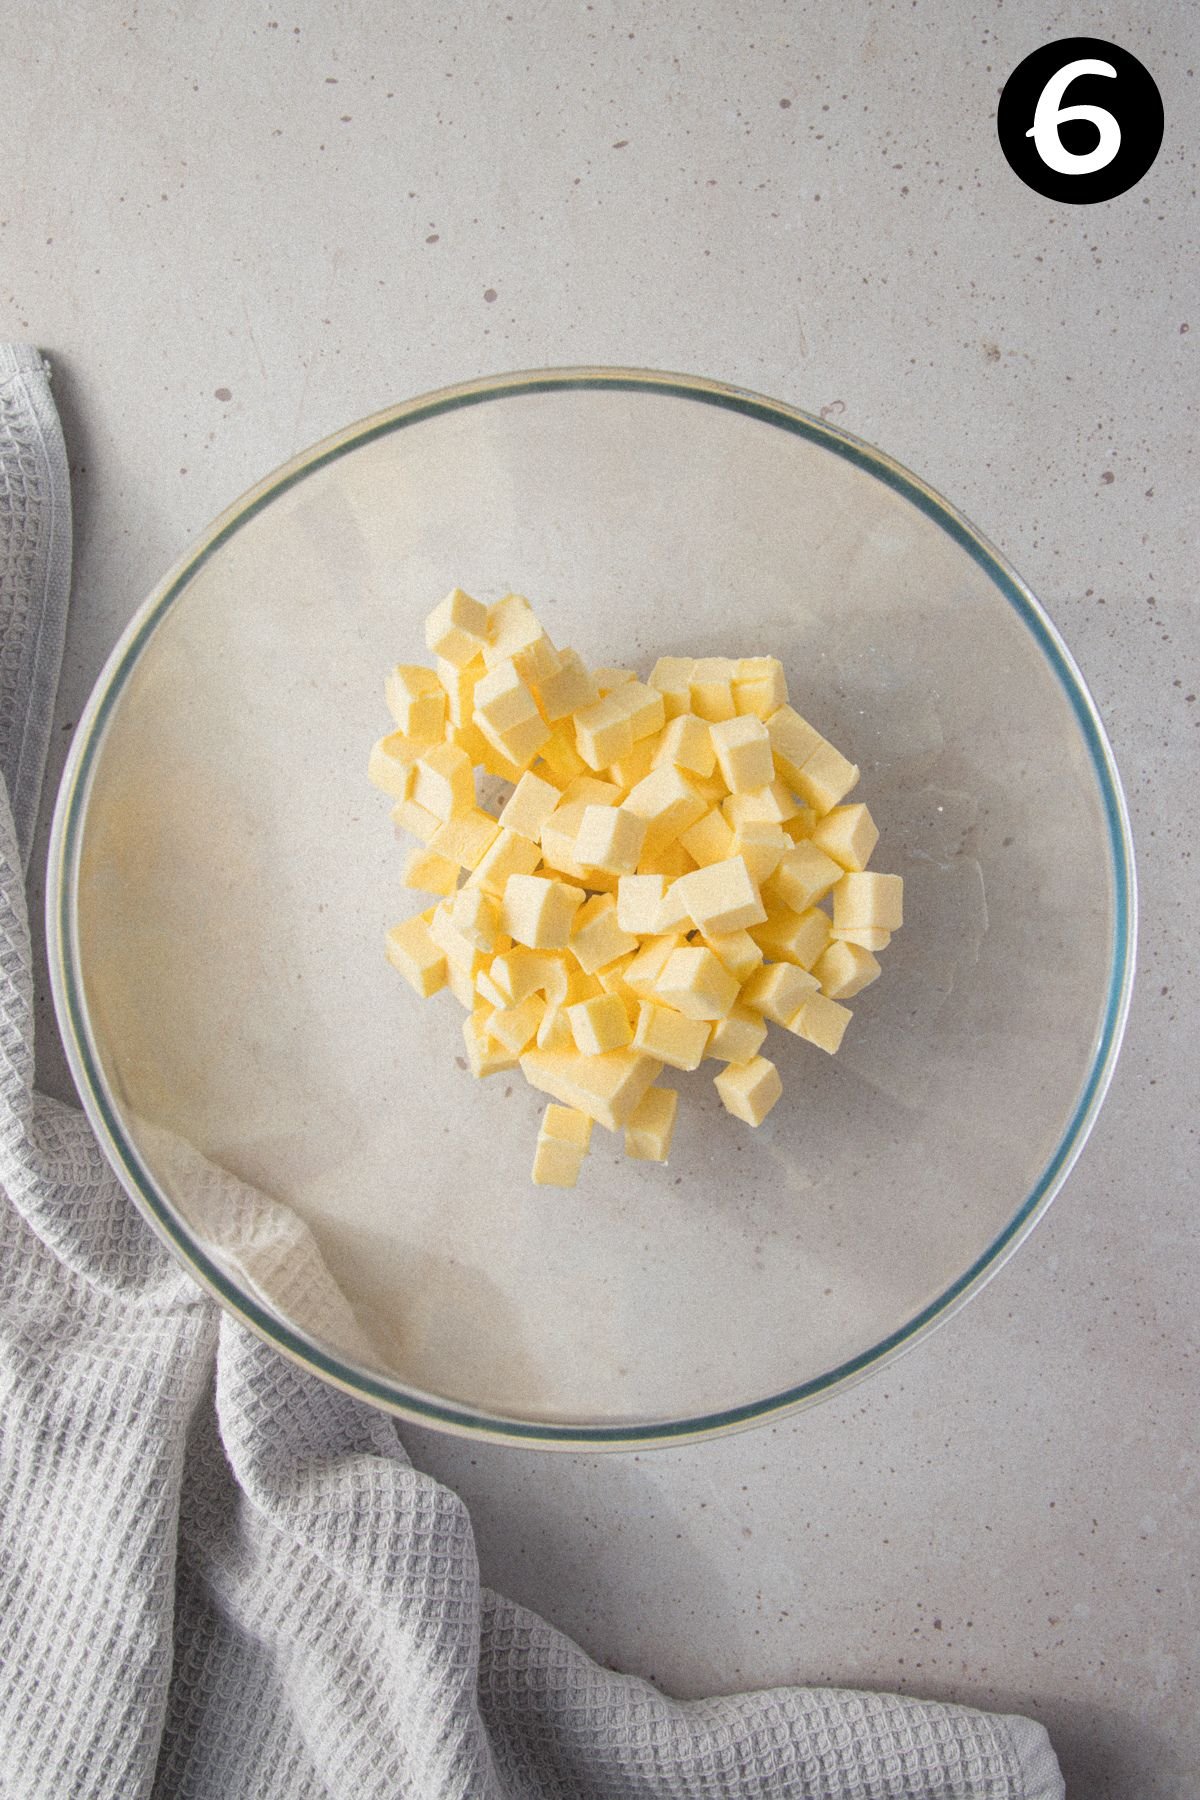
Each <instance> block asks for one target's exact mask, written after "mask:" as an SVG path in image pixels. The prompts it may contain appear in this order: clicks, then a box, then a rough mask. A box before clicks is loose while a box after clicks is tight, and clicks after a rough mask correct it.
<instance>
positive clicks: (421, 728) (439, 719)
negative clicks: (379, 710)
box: [384, 663, 446, 744]
mask: <svg viewBox="0 0 1200 1800" xmlns="http://www.w3.org/2000/svg"><path fill="white" fill-rule="evenodd" d="M384 694H385V697H386V699H387V705H388V711H389V712H390V713H391V715H392V717H393V719H395V721H396V724H397V725H398V726H399V728H400V730H401V731H402V732H403V733H404V735H405V737H409V738H412V739H413V741H414V743H418V744H433V743H436V742H437V740H438V739H439V738H440V737H441V736H442V733H443V731H444V729H445V724H446V690H445V688H443V686H442V684H441V682H440V681H439V680H438V678H437V676H436V674H435V673H434V671H433V670H432V669H426V668H425V667H423V665H422V664H420V663H397V664H396V667H395V668H394V669H393V670H392V672H391V674H390V675H389V676H388V678H387V681H386V682H385V684H384Z"/></svg>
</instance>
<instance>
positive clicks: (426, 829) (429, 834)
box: [392, 800, 442, 844]
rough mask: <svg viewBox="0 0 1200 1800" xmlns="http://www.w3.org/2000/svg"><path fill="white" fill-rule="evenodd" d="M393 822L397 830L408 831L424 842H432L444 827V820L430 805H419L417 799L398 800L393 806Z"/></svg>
mask: <svg viewBox="0 0 1200 1800" xmlns="http://www.w3.org/2000/svg"><path fill="white" fill-rule="evenodd" d="M392 824H393V825H394V826H395V827H396V830H397V831H398V832H399V831H407V832H408V834H409V836H410V837H415V838H420V840H421V842H422V843H423V844H431V843H432V842H433V840H434V838H435V837H436V836H437V834H438V832H439V831H440V830H441V828H442V821H441V819H439V818H438V816H437V814H436V813H431V812H430V811H429V809H428V807H425V806H418V805H417V803H416V801H415V800H397V802H396V804H395V806H393V808H392Z"/></svg>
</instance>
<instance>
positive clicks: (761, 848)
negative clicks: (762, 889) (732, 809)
mask: <svg viewBox="0 0 1200 1800" xmlns="http://www.w3.org/2000/svg"><path fill="white" fill-rule="evenodd" d="M791 847H792V840H791V838H790V837H789V836H788V835H787V833H786V831H784V829H783V827H782V826H781V825H772V824H770V823H769V821H768V820H766V819H744V820H743V821H742V822H741V823H740V824H739V825H736V826H735V827H734V832H733V843H732V845H731V854H732V855H734V856H740V857H741V859H742V861H743V862H744V863H745V865H746V867H747V869H749V871H750V879H751V880H752V881H753V882H754V883H755V884H756V885H761V883H762V882H764V881H766V880H768V879H769V877H770V876H772V875H773V874H774V873H775V871H776V869H777V868H778V867H779V865H780V863H781V862H782V861H783V859H784V857H785V856H786V855H787V853H788V851H789V850H790V849H791Z"/></svg>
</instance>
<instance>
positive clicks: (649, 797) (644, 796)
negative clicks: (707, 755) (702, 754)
mask: <svg viewBox="0 0 1200 1800" xmlns="http://www.w3.org/2000/svg"><path fill="white" fill-rule="evenodd" d="M621 804H622V805H623V806H624V807H625V808H626V810H627V811H628V812H631V813H636V815H637V817H638V818H639V819H644V820H645V821H646V844H645V848H646V851H647V853H652V852H653V851H654V850H655V849H657V848H661V847H662V846H663V845H666V844H668V843H670V842H671V841H672V839H674V838H677V837H679V835H680V834H681V833H682V832H684V831H686V830H687V828H688V826H689V825H694V824H695V822H696V820H697V819H698V818H700V816H701V814H703V813H705V812H707V811H708V807H707V804H706V803H705V801H704V800H703V799H701V797H700V795H699V794H698V793H697V792H696V789H695V788H694V787H693V786H692V784H691V782H690V781H689V780H688V777H687V776H686V775H685V774H684V773H683V771H682V769H677V768H675V766H674V764H671V763H666V764H664V765H663V766H662V768H659V769H652V770H651V771H650V773H649V775H647V776H646V777H645V779H644V780H643V781H639V782H638V784H637V786H636V787H635V788H633V789H632V790H631V791H630V792H629V793H628V794H627V795H626V797H625V799H624V800H623V801H622V803H621Z"/></svg>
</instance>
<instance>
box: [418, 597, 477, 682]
mask: <svg viewBox="0 0 1200 1800" xmlns="http://www.w3.org/2000/svg"><path fill="white" fill-rule="evenodd" d="M487 626H488V610H487V607H486V606H484V605H483V604H482V602H480V601H479V600H473V599H472V598H471V596H470V594H464V593H463V590H462V589H461V588H451V590H450V592H449V593H448V594H447V595H446V598H445V599H444V600H442V601H439V603H438V605H437V606H435V607H434V609H433V611H432V612H431V613H430V614H429V617H428V618H427V619H426V621H425V643H426V645H427V646H428V648H429V650H430V651H431V652H432V654H433V655H434V656H440V657H441V658H442V660H443V661H444V662H448V663H452V664H453V666H454V667H455V668H458V669H461V668H463V667H464V665H465V664H467V663H469V662H470V661H471V659H472V657H475V656H480V655H482V653H483V650H484V647H485V645H486V644H487Z"/></svg>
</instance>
